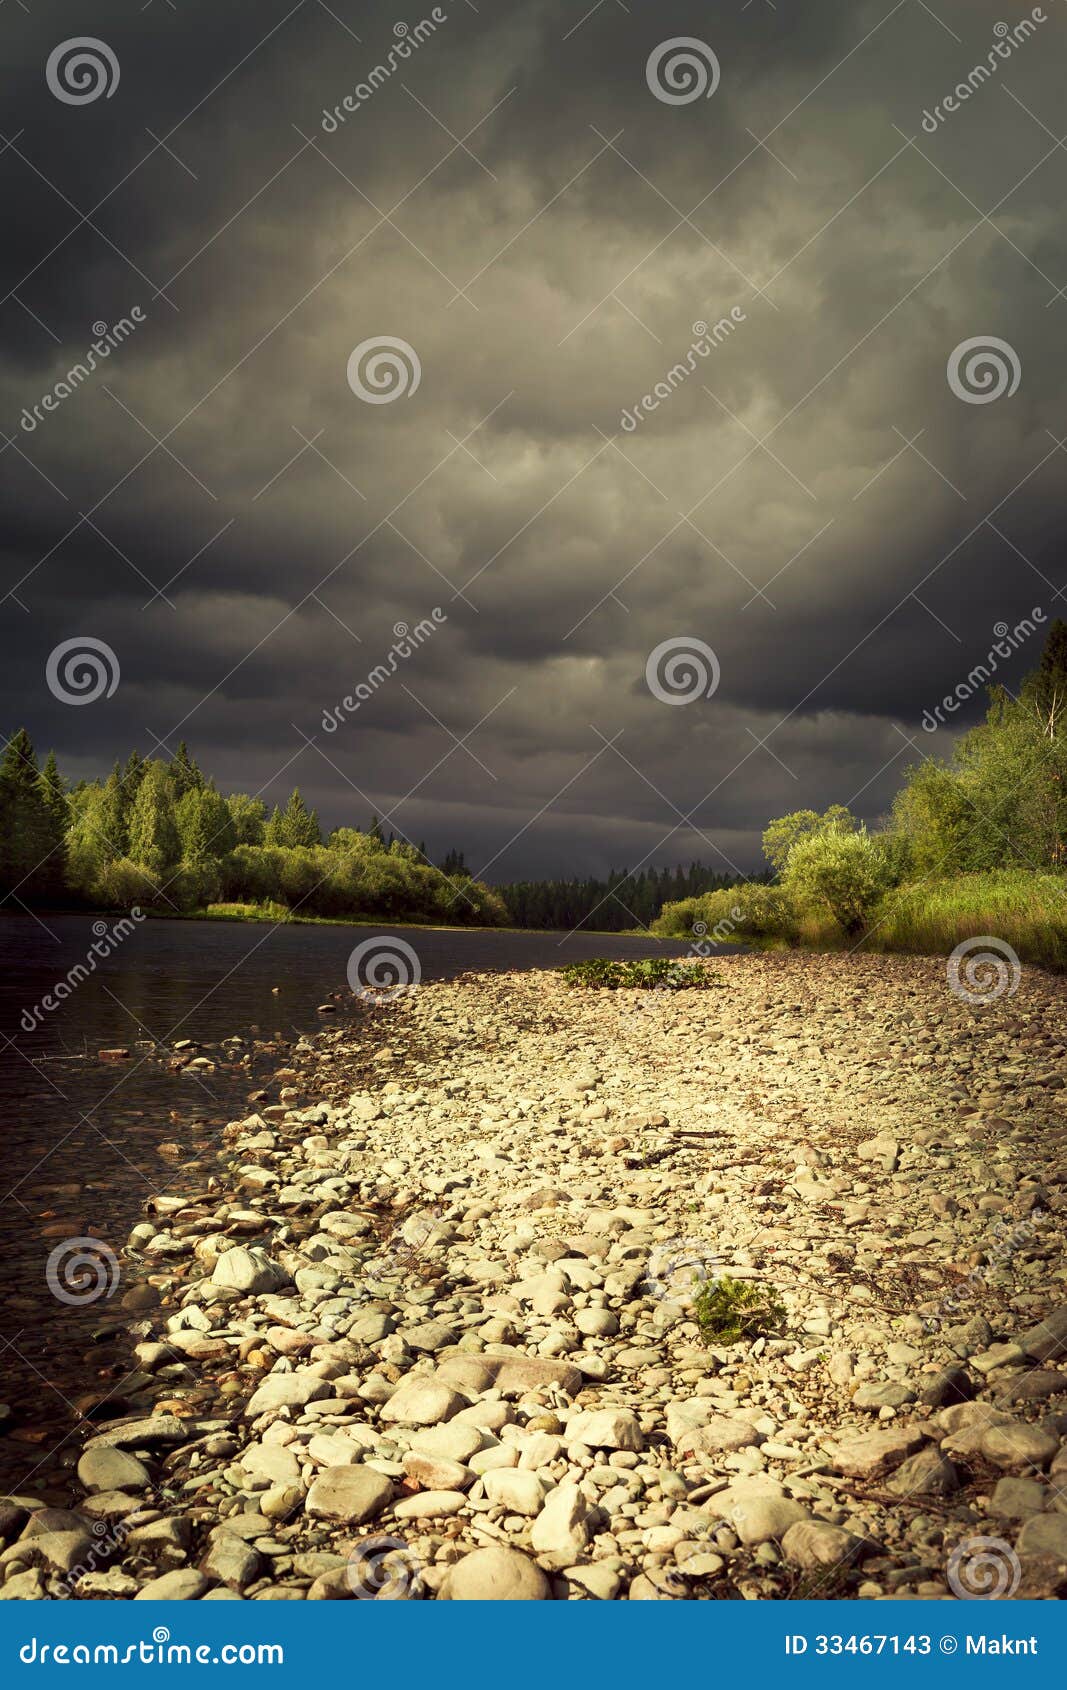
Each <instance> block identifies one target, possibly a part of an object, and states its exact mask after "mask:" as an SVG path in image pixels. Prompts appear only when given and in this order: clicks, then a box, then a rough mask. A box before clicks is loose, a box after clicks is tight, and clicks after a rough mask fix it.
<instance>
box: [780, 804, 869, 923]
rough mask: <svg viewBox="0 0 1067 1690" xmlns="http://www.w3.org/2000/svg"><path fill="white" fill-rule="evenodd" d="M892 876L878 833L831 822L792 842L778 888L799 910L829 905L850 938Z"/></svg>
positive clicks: (818, 909)
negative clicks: (845, 829) (850, 830)
mask: <svg viewBox="0 0 1067 1690" xmlns="http://www.w3.org/2000/svg"><path fill="white" fill-rule="evenodd" d="M892 880H893V867H892V863H891V861H890V856H889V853H888V851H887V850H886V847H885V842H884V841H883V840H882V839H879V838H872V837H871V835H870V834H869V833H868V832H867V830H866V828H860V829H859V830H858V831H857V832H855V833H845V832H843V831H841V830H840V829H838V828H833V827H832V828H829V829H828V830H826V831H823V832H817V833H813V832H809V833H808V834H807V835H806V836H805V837H803V838H801V839H799V840H798V841H797V843H796V844H795V845H794V846H793V848H792V850H791V851H790V853H789V857H788V859H787V861H786V865H785V872H784V874H783V875H782V890H783V891H784V892H785V893H786V895H787V896H788V897H789V898H791V899H792V901H793V902H794V904H795V905H796V906H797V908H798V909H800V910H801V911H803V910H804V909H814V910H815V911H816V912H818V911H820V910H827V911H829V913H830V914H831V915H832V916H833V918H834V920H835V921H836V922H837V924H838V926H839V927H841V928H842V930H843V931H844V932H845V933H846V934H847V935H848V936H849V938H855V937H856V935H858V934H860V933H862V932H863V930H864V928H865V927H866V925H867V921H868V917H869V916H870V913H871V911H872V910H873V908H874V906H875V904H876V903H877V902H878V900H879V898H881V897H882V895H883V894H884V893H885V892H887V891H888V890H889V887H890V885H891V884H892Z"/></svg>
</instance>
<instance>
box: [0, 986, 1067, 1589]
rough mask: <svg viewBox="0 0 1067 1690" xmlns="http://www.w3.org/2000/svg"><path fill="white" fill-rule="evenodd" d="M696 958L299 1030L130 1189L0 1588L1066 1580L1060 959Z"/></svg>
mask: <svg viewBox="0 0 1067 1690" xmlns="http://www.w3.org/2000/svg"><path fill="white" fill-rule="evenodd" d="M708 966H709V967H710V969H711V971H712V973H713V975H714V977H715V982H716V984H715V986H714V988H713V989H710V990H706V991H699V992H698V991H688V992H687V991H678V992H670V991H667V992H657V991H645V992H642V991H620V992H610V991H596V990H592V989H588V988H577V989H569V988H568V987H567V986H566V985H565V984H564V983H563V982H562V981H561V979H560V977H559V976H558V974H554V973H549V972H534V971H531V972H522V973H512V974H470V975H466V976H463V977H461V978H459V979H457V980H449V981H441V982H434V983H429V984H423V985H420V986H418V987H416V988H411V989H407V990H403V991H399V992H397V993H396V994H395V995H392V996H390V995H389V994H388V993H386V994H383V995H381V996H380V997H379V998H377V999H374V1000H373V1001H367V1002H366V1003H365V1004H364V1005H363V1006H362V1007H361V1008H360V1010H359V1012H358V1013H357V1014H356V1016H355V1017H354V1018H353V1019H351V1020H349V1019H346V1020H345V1021H344V1023H343V1024H342V1023H341V1022H340V1021H339V1020H338V1021H337V1022H334V1021H333V1019H332V1018H330V1017H328V1016H324V1017H323V1027H322V1030H321V1031H320V1032H319V1033H317V1034H316V1035H314V1036H312V1037H308V1038H304V1039H302V1040H300V1042H299V1043H297V1044H296V1045H294V1046H293V1047H292V1048H291V1050H290V1051H289V1052H288V1053H287V1055H286V1059H285V1060H286V1066H285V1067H284V1068H280V1069H279V1070H278V1071H277V1072H276V1073H275V1074H274V1075H273V1077H272V1079H271V1080H270V1082H269V1083H267V1084H262V1085H260V1086H259V1087H258V1088H257V1090H256V1092H255V1093H254V1094H253V1095H252V1096H250V1098H249V1101H248V1113H247V1115H246V1116H245V1117H244V1118H243V1119H240V1120H235V1121H233V1122H232V1123H230V1125H229V1126H227V1127H226V1129H225V1131H224V1133H223V1135H222V1138H221V1141H220V1142H219V1143H218V1144H217V1145H216V1146H215V1147H214V1148H213V1150H212V1152H211V1154H210V1155H209V1156H208V1157H206V1158H204V1159H203V1160H202V1162H201V1163H200V1164H199V1169H200V1171H201V1177H200V1184H199V1185H198V1186H197V1188H196V1189H193V1190H189V1189H186V1188H185V1185H187V1184H188V1182H187V1181H186V1182H185V1184H184V1185H183V1188H182V1189H181V1190H180V1191H175V1190H168V1189H166V1188H161V1190H160V1191H159V1192H158V1193H156V1194H155V1195H154V1196H153V1197H152V1198H151V1199H150V1200H149V1201H148V1202H147V1203H146V1205H145V1216H144V1219H143V1221H141V1222H140V1223H138V1224H137V1225H136V1226H135V1227H134V1229H133V1231H132V1233H131V1235H130V1238H129V1240H128V1244H127V1247H126V1249H125V1251H124V1252H120V1255H121V1266H122V1275H123V1282H124V1285H126V1286H127V1287H130V1286H134V1285H136V1286H139V1287H140V1288H141V1289H142V1290H143V1298H142V1301H143V1304H144V1306H143V1308H142V1309H140V1310H139V1311H138V1314H137V1318H136V1319H134V1318H133V1316H132V1315H131V1325H130V1331H129V1352H130V1353H129V1365H130V1368H131V1369H132V1370H134V1371H135V1373H136V1376H137V1378H138V1381H139V1392H140V1394H139V1395H138V1397H137V1401H136V1409H137V1411H136V1412H129V1413H124V1412H119V1413H117V1414H116V1415H115V1417H113V1418H102V1419H101V1418H97V1419H94V1420H92V1421H86V1422H85V1423H84V1425H83V1426H82V1427H81V1428H80V1429H79V1433H78V1440H77V1446H76V1448H75V1450H74V1452H73V1455H72V1465H71V1470H70V1486H69V1488H70V1496H69V1500H68V1502H67V1505H66V1506H63V1507H60V1506H56V1505H55V1504H54V1503H53V1502H52V1501H46V1500H45V1499H44V1498H43V1497H41V1496H38V1495H34V1494H33V1492H32V1489H30V1490H28V1491H27V1492H26V1493H21V1492H20V1493H17V1494H12V1495H11V1496H9V1497H7V1498H6V1499H4V1500H3V1501H2V1502H0V1541H2V1543H3V1545H4V1547H3V1549H2V1551H0V1580H2V1584H0V1597H2V1598H4V1599H7V1600H20V1599H21V1600H32V1599H57V1600H69V1599H74V1600H94V1599H95V1600H101V1599H112V1600H122V1599H130V1598H137V1599H167V1598H170V1599H201V1600H219V1599H225V1600H255V1601H271V1600H286V1601H291V1600H317V1599H342V1600H352V1599H355V1600H360V1599H362V1600H366V1599H373V1600H387V1599H400V1600H439V1601H440V1600H469V1599H491V1600H512V1599H517V1600H601V1601H611V1600H630V1601H635V1600H702V1599H703V1600H709V1599H710V1600H723V1599H738V1598H741V1599H795V1598H797V1597H804V1596H829V1597H835V1598H842V1599H848V1598H851V1597H898V1598H899V1597H912V1598H931V1599H955V1598H959V1597H961V1596H969V1595H988V1594H995V1595H1000V1596H1004V1597H1013V1596H1014V1597H1032V1596H1037V1597H1053V1596H1058V1595H1063V1594H1067V1368H1065V1362H1067V1285H1065V1267H1064V1262H1063V1257H1062V1243H1063V1211H1064V1186H1065V1179H1067V1120H1065V1115H1064V1109H1063V1095H1062V1093H1063V1087H1064V1082H1065V1079H1067V1060H1065V1059H1067V1020H1065V1014H1064V1012H1065V1007H1067V982H1064V981H1063V980H1060V979H1058V978H1055V977H1053V976H1051V975H1047V974H1044V973H1042V972H1041V971H1039V970H1036V969H1027V970H1025V971H1024V973H1023V976H1022V979H1021V982H1020V983H1019V986H1018V990H1017V991H1014V992H1013V993H1012V994H1011V995H1004V996H1002V997H1000V998H997V999H994V1000H993V1001H987V1002H980V1003H979V1002H972V1001H968V1000H967V998H966V997H962V996H961V995H959V994H958V993H955V992H953V991H952V990H950V988H949V985H948V983H947V982H946V975H945V964H944V961H943V960H938V959H932V960H927V959H921V958H920V959H916V958H903V957H864V956H812V955H801V954H786V953H762V954H755V955H747V956H734V957H729V958H724V959H722V960H717V961H715V962H714V963H711V964H709V965H708ZM195 1059H196V1053H195V1051H189V1052H188V1060H195ZM724 1280H726V1281H729V1282H730V1283H732V1284H733V1285H735V1286H737V1285H741V1286H748V1287H750V1288H752V1289H753V1290H754V1291H757V1292H758V1293H759V1294H760V1295H761V1296H763V1297H765V1298H766V1299H767V1303H768V1306H769V1307H773V1308H774V1309H775V1310H777V1311H778V1317H777V1318H776V1319H775V1320H773V1321H771V1322H770V1323H769V1324H768V1329H767V1330H765V1331H762V1332H761V1333H760V1334H759V1335H758V1336H751V1335H742V1336H741V1337H740V1338H739V1339H738V1340H737V1341H736V1342H731V1343H726V1342H716V1341H715V1334H714V1333H710V1334H709V1331H708V1329H707V1324H706V1321H704V1320H703V1319H702V1318H701V1309H702V1307H703V1306H704V1304H705V1302H706V1296H704V1295H703V1294H704V1293H706V1290H707V1288H708V1287H715V1286H716V1285H721V1284H722V1283H723V1281H724ZM116 1406H117V1407H118V1408H119V1409H120V1410H121V1409H122V1408H123V1407H126V1406H129V1405H124V1404H121V1403H120V1404H117V1405H116Z"/></svg>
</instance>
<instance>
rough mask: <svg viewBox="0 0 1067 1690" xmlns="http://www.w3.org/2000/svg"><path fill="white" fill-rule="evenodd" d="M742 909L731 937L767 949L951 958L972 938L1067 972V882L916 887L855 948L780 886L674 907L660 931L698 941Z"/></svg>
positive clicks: (1015, 874) (883, 909) (1046, 878)
mask: <svg viewBox="0 0 1067 1690" xmlns="http://www.w3.org/2000/svg"><path fill="white" fill-rule="evenodd" d="M729 905H732V906H734V907H739V908H740V909H741V910H742V918H741V920H740V921H738V922H737V923H736V924H735V926H734V929H733V932H732V934H731V937H732V938H733V939H735V940H737V941H739V942H741V943H743V944H747V945H755V946H757V947H759V948H764V947H771V946H783V945H798V946H801V947H803V948H804V949H810V950H831V951H835V950H851V949H852V948H853V946H855V948H856V949H857V950H867V951H901V952H906V953H910V954H911V955H915V956H948V954H949V953H950V952H951V951H953V950H954V949H955V948H956V946H957V945H958V944H960V943H962V941H963V940H964V939H975V938H979V937H981V936H983V935H984V934H987V933H988V934H990V935H992V936H993V937H994V938H997V939H1003V940H1004V941H1005V942H1006V943H1007V944H1009V945H1010V946H1011V947H1012V949H1013V950H1014V951H1015V952H1016V954H1017V955H1018V956H1019V958H1020V959H1021V960H1022V961H1023V962H1032V963H1036V964H1038V965H1039V966H1040V967H1043V968H1053V969H1060V970H1064V971H1067V875H1063V874H1051V873H1043V872H1033V873H1031V872H1029V871H1026V870H1020V869H998V870H994V871H991V872H990V873H988V874H962V875H957V876H956V877H955V878H953V879H949V880H931V881H914V882H912V883H910V884H907V885H904V886H897V887H895V888H894V889H893V890H892V891H891V892H887V893H886V895H885V897H884V898H882V899H881V901H880V902H879V904H878V905H877V906H876V908H875V909H874V911H873V912H872V914H871V917H870V921H869V923H868V927H867V932H866V934H865V936H864V937H863V939H861V940H860V941H859V943H858V944H856V942H855V941H854V940H853V941H850V940H849V939H848V938H847V937H846V936H845V934H844V933H843V932H842V930H841V928H840V927H839V926H838V925H837V923H836V922H835V921H834V919H833V917H832V916H831V915H830V914H829V913H828V912H827V911H826V910H818V909H813V908H810V907H809V908H804V909H796V908H792V907H790V905H789V904H788V902H787V900H786V899H785V897H784V895H783V893H782V891H781V889H780V888H778V887H769V886H754V887H742V886H732V887H730V888H729V889H728V891H726V892H711V893H708V894H706V895H705V896H704V897H698V898H686V899H684V900H683V901H682V902H681V903H676V904H666V905H665V906H664V908H663V911H662V914H661V915H660V917H659V919H658V920H657V921H656V922H655V923H654V924H653V929H652V930H653V932H654V933H659V934H663V935H665V936H669V937H671V938H679V939H686V938H691V937H692V936H693V931H694V928H693V924H694V922H703V923H704V924H705V927H706V928H707V929H708V930H710V929H711V928H712V926H713V924H714V923H715V922H716V921H720V920H721V919H722V918H723V917H724V916H725V915H726V914H727V909H728V906H729Z"/></svg>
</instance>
